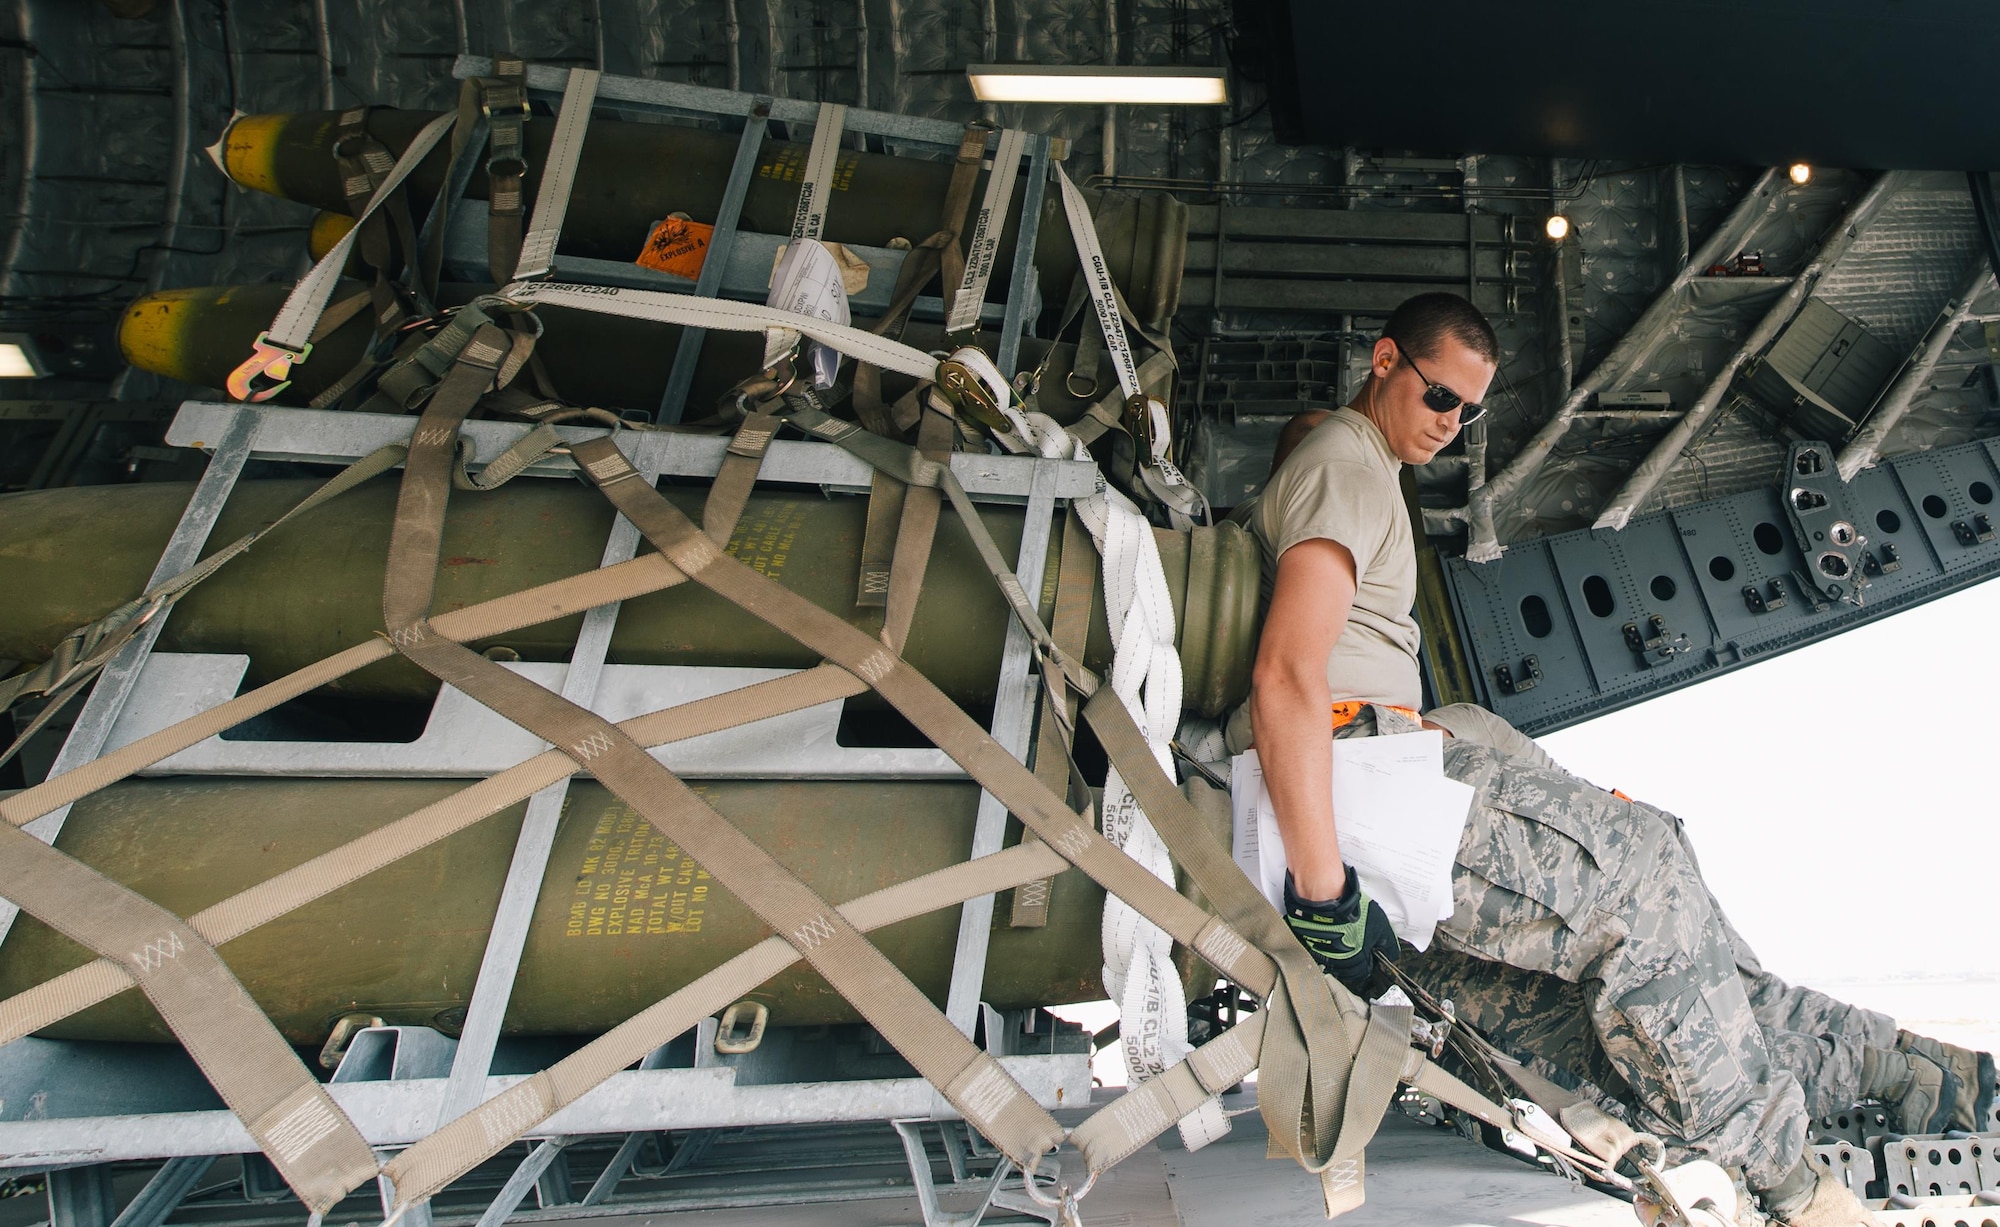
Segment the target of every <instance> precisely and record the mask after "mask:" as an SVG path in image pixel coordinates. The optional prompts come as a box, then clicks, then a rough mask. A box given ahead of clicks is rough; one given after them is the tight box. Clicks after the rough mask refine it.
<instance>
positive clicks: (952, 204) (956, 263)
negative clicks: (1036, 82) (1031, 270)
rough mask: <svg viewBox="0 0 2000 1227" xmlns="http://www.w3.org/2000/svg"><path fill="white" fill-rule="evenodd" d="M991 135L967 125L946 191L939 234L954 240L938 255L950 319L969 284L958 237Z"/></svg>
mask: <svg viewBox="0 0 2000 1227" xmlns="http://www.w3.org/2000/svg"><path fill="white" fill-rule="evenodd" d="M990 131H992V129H990V128H988V127H986V126H984V125H975V124H967V125H966V127H965V135H964V136H963V137H961V138H960V139H959V142H958V158H957V160H956V161H955V162H954V163H953V164H952V168H951V182H950V183H949V184H948V185H947V186H946V187H945V193H944V211H943V223H942V224H941V225H940V226H939V227H938V230H939V232H940V233H942V234H948V235H949V236H950V237H949V238H947V239H946V240H945V241H944V242H942V243H940V244H939V245H938V248H937V253H938V273H939V277H940V280H941V283H942V284H941V290H942V292H943V295H944V313H945V315H946V316H947V317H948V316H950V315H951V308H952V304H953V303H955V302H956V301H957V300H958V287H959V285H960V283H962V282H963V281H964V280H965V251H964V249H963V248H961V247H960V246H959V245H958V236H959V235H960V234H961V233H962V232H963V231H964V230H965V214H966V210H968V209H970V208H971V207H972V185H973V183H974V182H975V181H976V180H977V179H978V178H979V167H980V164H981V163H982V162H984V161H985V160H986V134H987V133H988V132H990ZM1002 221H1003V223H1004V221H1005V219H1004V218H1003V219H1002Z"/></svg>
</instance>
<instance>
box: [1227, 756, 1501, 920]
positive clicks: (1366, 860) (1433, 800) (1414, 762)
mask: <svg viewBox="0 0 2000 1227" xmlns="http://www.w3.org/2000/svg"><path fill="white" fill-rule="evenodd" d="M1230 773H1231V780H1230V790H1229V791H1230V795H1231V797H1232V800H1233V809H1234V812H1235V840H1234V843H1235V848H1234V852H1235V857H1236V864H1237V867H1238V868H1240V869H1242V870H1243V872H1244V874H1245V875H1246V876H1248V877H1249V879H1250V880H1251V881H1252V882H1255V883H1256V884H1257V885H1258V887H1259V888H1260V889H1261V890H1262V891H1263V892H1264V897H1265V898H1266V899H1269V900H1270V901H1271V904H1272V906H1273V907H1276V908H1277V909H1278V910H1279V911H1281V912H1282V911H1283V910H1284V906H1285V903H1284V894H1285V844H1284V840H1283V838H1282V837H1281V836H1280V835H1279V834H1278V823H1277V819H1276V817H1275V816H1274V815H1273V813H1272V810H1271V794H1270V792H1269V790H1267V789H1266V788H1265V786H1264V770H1263V766H1262V764H1261V763H1259V762H1258V759H1257V752H1256V751H1255V750H1251V751H1248V752H1246V753H1243V754H1239V755H1237V756H1236V758H1235V759H1234V760H1233V761H1232V763H1231V764H1230ZM1332 789H1333V814H1334V826H1335V829H1336V830H1337V831H1338V833H1339V836H1340V852H1341V855H1342V856H1343V857H1344V858H1345V859H1346V860H1347V863H1348V864H1350V865H1352V866H1354V872H1355V874H1356V875H1357V876H1358V877H1359V878H1360V879H1361V889H1363V890H1365V891H1367V892H1368V895H1369V897H1370V898H1372V899H1374V900H1375V902H1376V903H1377V904H1378V905H1380V906H1381V908H1382V910H1383V912H1384V913H1385V914H1386V915H1387V916H1388V917H1389V922H1390V924H1391V925H1393V926H1394V927H1395V930H1396V936H1398V937H1400V938H1402V939H1403V940H1404V941H1407V942H1409V943H1410V944H1411V945H1412V946H1415V947H1416V948H1417V949H1419V950H1423V949H1425V948H1426V947H1428V946H1429V945H1430V941H1431V934H1432V933H1433V932H1434V931H1435V930H1436V928H1437V925H1438V922H1439V921H1442V920H1447V919H1449V918H1450V916H1451V912H1452V901H1451V867H1452V862H1453V860H1454V859H1455V858H1456V857H1457V854H1458V842H1459V838H1460V837H1461V836H1462V835H1463V834H1464V831H1465V820H1466V817H1467V815H1468V814H1469V813H1470V812H1471V807H1472V791H1473V790H1472V787H1471V786H1470V785H1468V784H1461V783H1459V782H1458V781H1457V780H1453V779H1449V778H1447V777H1446V776H1445V774H1444V735H1443V734H1442V733H1439V732H1437V731H1435V730H1432V729H1426V730H1424V731H1423V732H1420V733H1398V734H1395V735H1393V736H1388V737H1347V738H1342V739H1340V740H1337V741H1335V742H1334V743H1333V780H1332Z"/></svg>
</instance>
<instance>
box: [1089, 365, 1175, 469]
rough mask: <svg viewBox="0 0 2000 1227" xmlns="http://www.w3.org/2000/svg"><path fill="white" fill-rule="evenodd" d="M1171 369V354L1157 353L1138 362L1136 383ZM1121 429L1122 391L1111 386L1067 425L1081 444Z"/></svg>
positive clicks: (1122, 423) (1161, 374) (1150, 382)
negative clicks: (1106, 393) (1072, 423)
mask: <svg viewBox="0 0 2000 1227" xmlns="http://www.w3.org/2000/svg"><path fill="white" fill-rule="evenodd" d="M1173 369H1174V361H1173V357H1172V356H1171V355H1169V354H1165V353H1157V354H1154V355H1153V356H1152V357H1150V358H1147V359H1146V360H1145V361H1144V362H1141V363H1140V364H1139V382H1140V383H1141V384H1144V385H1150V384H1152V383H1153V381H1154V380H1157V379H1160V378H1163V377H1164V376H1166V375H1168V374H1170V373H1172V371H1173ZM1124 429H1125V394H1124V392H1123V390H1122V389H1116V388H1114V389H1112V391H1111V393H1110V394H1109V395H1107V396H1105V397H1103V398H1101V399H1099V400H1097V401H1096V402H1094V403H1092V405H1091V406H1090V408H1088V409H1086V410H1084V414H1083V416H1082V417H1081V418H1079V419H1077V421H1076V424H1075V425H1073V426H1070V427H1068V430H1069V436H1070V438H1072V439H1075V440H1077V441H1078V442H1080V443H1082V444H1083V445H1084V446H1086V447H1088V446H1089V445H1090V444H1092V443H1095V442H1097V440H1098V439H1099V438H1100V437H1101V436H1102V435H1103V434H1104V432H1105V431H1107V430H1116V431H1120V432H1123V431H1124Z"/></svg>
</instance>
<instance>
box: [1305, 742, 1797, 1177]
mask: <svg viewBox="0 0 2000 1227" xmlns="http://www.w3.org/2000/svg"><path fill="white" fill-rule="evenodd" d="M1371 711H1372V715H1373V717H1374V718H1373V719H1372V720H1370V719H1368V718H1366V717H1364V718H1362V719H1358V720H1356V721H1355V722H1354V723H1353V724H1351V725H1349V726H1348V727H1347V728H1346V729H1343V730H1342V733H1343V734H1345V735H1357V734H1362V733H1369V732H1377V731H1379V732H1381V733H1396V732H1409V731H1414V730H1415V729H1416V728H1417V725H1416V724H1415V723H1414V722H1412V721H1410V720H1408V719H1407V718H1405V717H1402V716H1400V715H1398V714H1396V713H1394V712H1392V711H1389V710H1388V709H1386V708H1373V709H1371ZM1434 715H1435V713H1434ZM1444 715H1445V716H1446V718H1445V719H1441V720H1438V721H1437V722H1438V723H1440V724H1443V725H1444V726H1445V727H1446V728H1447V729H1449V728H1451V726H1452V724H1453V723H1454V722H1453V721H1452V720H1451V719H1450V718H1449V716H1450V713H1448V712H1447V713H1444ZM1444 765H1445V773H1446V774H1447V775H1449V776H1451V777H1452V778H1453V779H1455V780H1458V781H1460V782H1462V783H1465V784H1469V785H1471V786H1472V787H1473V789H1474V790H1475V796H1474V799H1473V804H1472V811H1471V815H1470V817H1469V818H1468V820H1467V822H1466V825H1465V833H1464V836H1463V837H1462V838H1461V840H1460V842H1459V850H1458V867H1457V870H1456V872H1454V873H1453V875H1452V894H1453V901H1454V904H1455V905H1456V906H1455V908H1454V910H1453V913H1452V917H1451V919H1450V920H1448V921H1445V922H1444V923H1443V924H1441V925H1440V926H1439V927H1438V931H1437V938H1436V942H1437V945H1438V946H1440V947H1442V948H1444V949H1445V950H1448V951H1454V952H1457V953H1459V954H1463V955H1470V956H1472V957H1473V958H1476V959H1481V960H1485V961H1487V962H1490V963H1498V964H1505V965H1506V966H1507V967H1508V968H1512V969H1518V970H1517V973H1516V974H1519V973H1520V972H1528V973H1539V974H1540V975H1542V976H1552V977H1554V978H1556V979H1557V980H1560V981H1563V982H1566V983H1567V984H1569V985H1573V986H1575V988H1576V996H1575V999H1574V1000H1573V1001H1572V1002H1570V1005H1571V1006H1572V1013H1571V1014H1570V1015H1569V1018H1571V1019H1576V1020H1580V1021H1581V1022H1582V1023H1583V1029H1582V1030H1574V1034H1573V1039H1572V1040H1570V1041H1569V1042H1567V1043H1564V1044H1562V1047H1564V1048H1583V1047H1585V1046H1586V1039H1585V1032H1586V1031H1587V1032H1588V1034H1589V1036H1591V1037H1594V1038H1595V1040H1596V1043H1597V1045H1598V1047H1599V1048H1600V1049H1601V1051H1602V1054H1603V1058H1604V1063H1605V1064H1608V1066H1609V1068H1610V1071H1615V1075H1616V1076H1615V1079H1614V1080H1613V1081H1612V1085H1614V1086H1615V1085H1617V1084H1618V1083H1622V1084H1623V1086H1624V1088H1625V1089H1626V1090H1628V1091H1629V1092H1630V1095H1631V1101H1630V1102H1631V1106H1632V1108H1633V1114H1632V1115H1633V1119H1634V1122H1635V1123H1636V1124H1637V1125H1638V1126H1639V1127H1640V1128H1643V1129H1645V1130H1647V1131H1648V1132H1650V1133H1653V1134H1655V1135H1657V1136H1658V1137H1659V1138H1660V1139H1661V1140H1662V1141H1663V1142H1665V1143H1666V1144H1667V1145H1668V1146H1669V1148H1670V1149H1671V1150H1672V1151H1674V1152H1676V1154H1675V1161H1679V1160H1680V1159H1684V1158H1692V1157H1703V1158H1710V1159H1714V1160H1715V1161H1717V1162H1718V1163H1722V1164H1724V1165H1725V1166H1729V1165H1738V1166H1741V1167H1742V1168H1743V1169H1744V1174H1745V1176H1746V1177H1747V1178H1748V1179H1749V1181H1750V1182H1751V1184H1752V1185H1753V1186H1756V1187H1766V1188H1768V1187H1771V1186H1774V1185H1776V1184H1778V1183H1779V1182H1780V1181H1781V1180H1782V1179H1783V1178H1784V1177H1785V1175H1786V1173H1787V1172H1789V1171H1790V1170H1791V1168H1792V1167H1793V1165H1794V1164H1795V1163H1796V1162H1797V1161H1798V1158H1799V1155H1800V1154H1801V1153H1802V1152H1803V1150H1804V1147H1805V1143H1806V1132H1807V1125H1808V1121H1807V1118H1806V1110H1805V1100H1804V1096H1803V1094H1802V1092H1801V1091H1800V1088H1799V1084H1798V1081H1797V1079H1795V1078H1794V1077H1793V1076H1792V1074H1791V1072H1790V1071H1789V1070H1787V1069H1785V1068H1783V1067H1781V1066H1778V1065H1775V1064H1774V1063H1773V1061H1772V1060H1771V1057H1770V1053H1769V1050H1768V1048H1767V1047H1766V1044H1765V1041H1764V1036H1763V1030H1762V1028H1761V1027H1759V1025H1758V1023H1757V1019H1756V1017H1755V1015H1754V1013H1753V1012H1752V1009H1751V1005H1750V999H1749V996H1748V994H1746V993H1745V991H1744V987H1743V981H1742V978H1741V977H1740V976H1739V975H1738V973H1737V970H1736V960H1735V955H1734V952H1733V951H1731V950H1730V948H1729V945H1728V942H1727V940H1726V939H1725V938H1724V937H1723V930H1722V925H1721V923H1720V922H1719V920H1718V919H1717V913H1716V912H1715V911H1714V910H1713V908H1712V907H1711V905H1710V901H1709V896H1708V891H1707V889H1706V888H1705V887H1704V886H1703V884H1702V881H1701V874H1700V871H1699V870H1698V869H1696V867H1695V865H1694V863H1693V862H1692V861H1691V860H1690V859H1689V857H1688V856H1687V854H1686V853H1685V852H1684V851H1683V849H1682V847H1681V844H1680V842H1679V841H1678V840H1677V839H1676V838H1675V837H1674V835H1673V832H1672V830H1671V829H1670V828H1669V826H1668V825H1667V824H1666V823H1663V822H1661V821H1660V820H1659V818H1658V817H1657V816H1656V813H1655V812H1653V811H1650V810H1646V809H1642V808H1640V807H1638V806H1635V805H1634V804H1633V803H1631V802H1630V801H1626V800H1624V799H1623V798H1620V797H1618V796H1615V795H1613V794H1611V793H1608V792H1605V791H1603V790H1602V789H1599V788H1596V787H1594V786H1592V785H1590V784H1588V783H1586V782H1584V781H1583V780H1580V779H1578V778H1577V777H1576V776H1573V775H1570V774H1568V773H1567V772H1563V771H1560V770H1550V769H1548V768H1544V767H1539V766H1536V765H1534V764H1532V763H1530V762H1528V761H1525V760H1523V759H1521V758H1518V757H1510V756H1509V755H1506V754H1503V753H1501V752H1499V751H1498V750H1495V749H1494V748H1492V747H1491V746H1489V745H1484V744H1480V743H1479V742H1476V741H1473V740H1471V739H1470V738H1469V737H1457V736H1454V737H1453V738H1451V739H1450V740H1448V741H1447V742H1446V743H1445V753H1444ZM1576 1007H1580V1008H1576ZM1536 1012H1537V1013H1538V1014H1541V1013H1542V1011H1541V1010H1539V1009H1538V1010H1537V1011H1536ZM1540 1021H1541V1022H1543V1023H1545V1024H1546V1023H1549V1022H1555V1023H1556V1024H1557V1026H1558V1027H1568V1025H1569V1024H1567V1023H1564V1022H1562V1021H1561V1020H1553V1019H1549V1018H1547V1017H1546V1016H1544V1017H1543V1018H1542V1019H1541V1020H1540ZM1537 1055H1541V1056H1544V1057H1546V1058H1548V1059H1549V1060H1551V1061H1552V1062H1556V1063H1558V1064H1560V1062H1559V1061H1557V1058H1556V1057H1555V1056H1554V1055H1552V1054H1551V1053H1550V1052H1548V1051H1546V1050H1541V1049H1540V1045H1539V1044H1538V1045H1537ZM1578 1072H1582V1071H1578ZM1597 1073H1598V1077H1597V1078H1593V1079H1592V1080H1593V1081H1598V1082H1599V1085H1600V1086H1601V1085H1603V1082H1602V1081H1600V1079H1603V1078H1605V1077H1606V1071H1604V1070H1603V1069H1602V1068H1599V1069H1598V1070H1597ZM1586 1076H1588V1075H1586Z"/></svg>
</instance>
